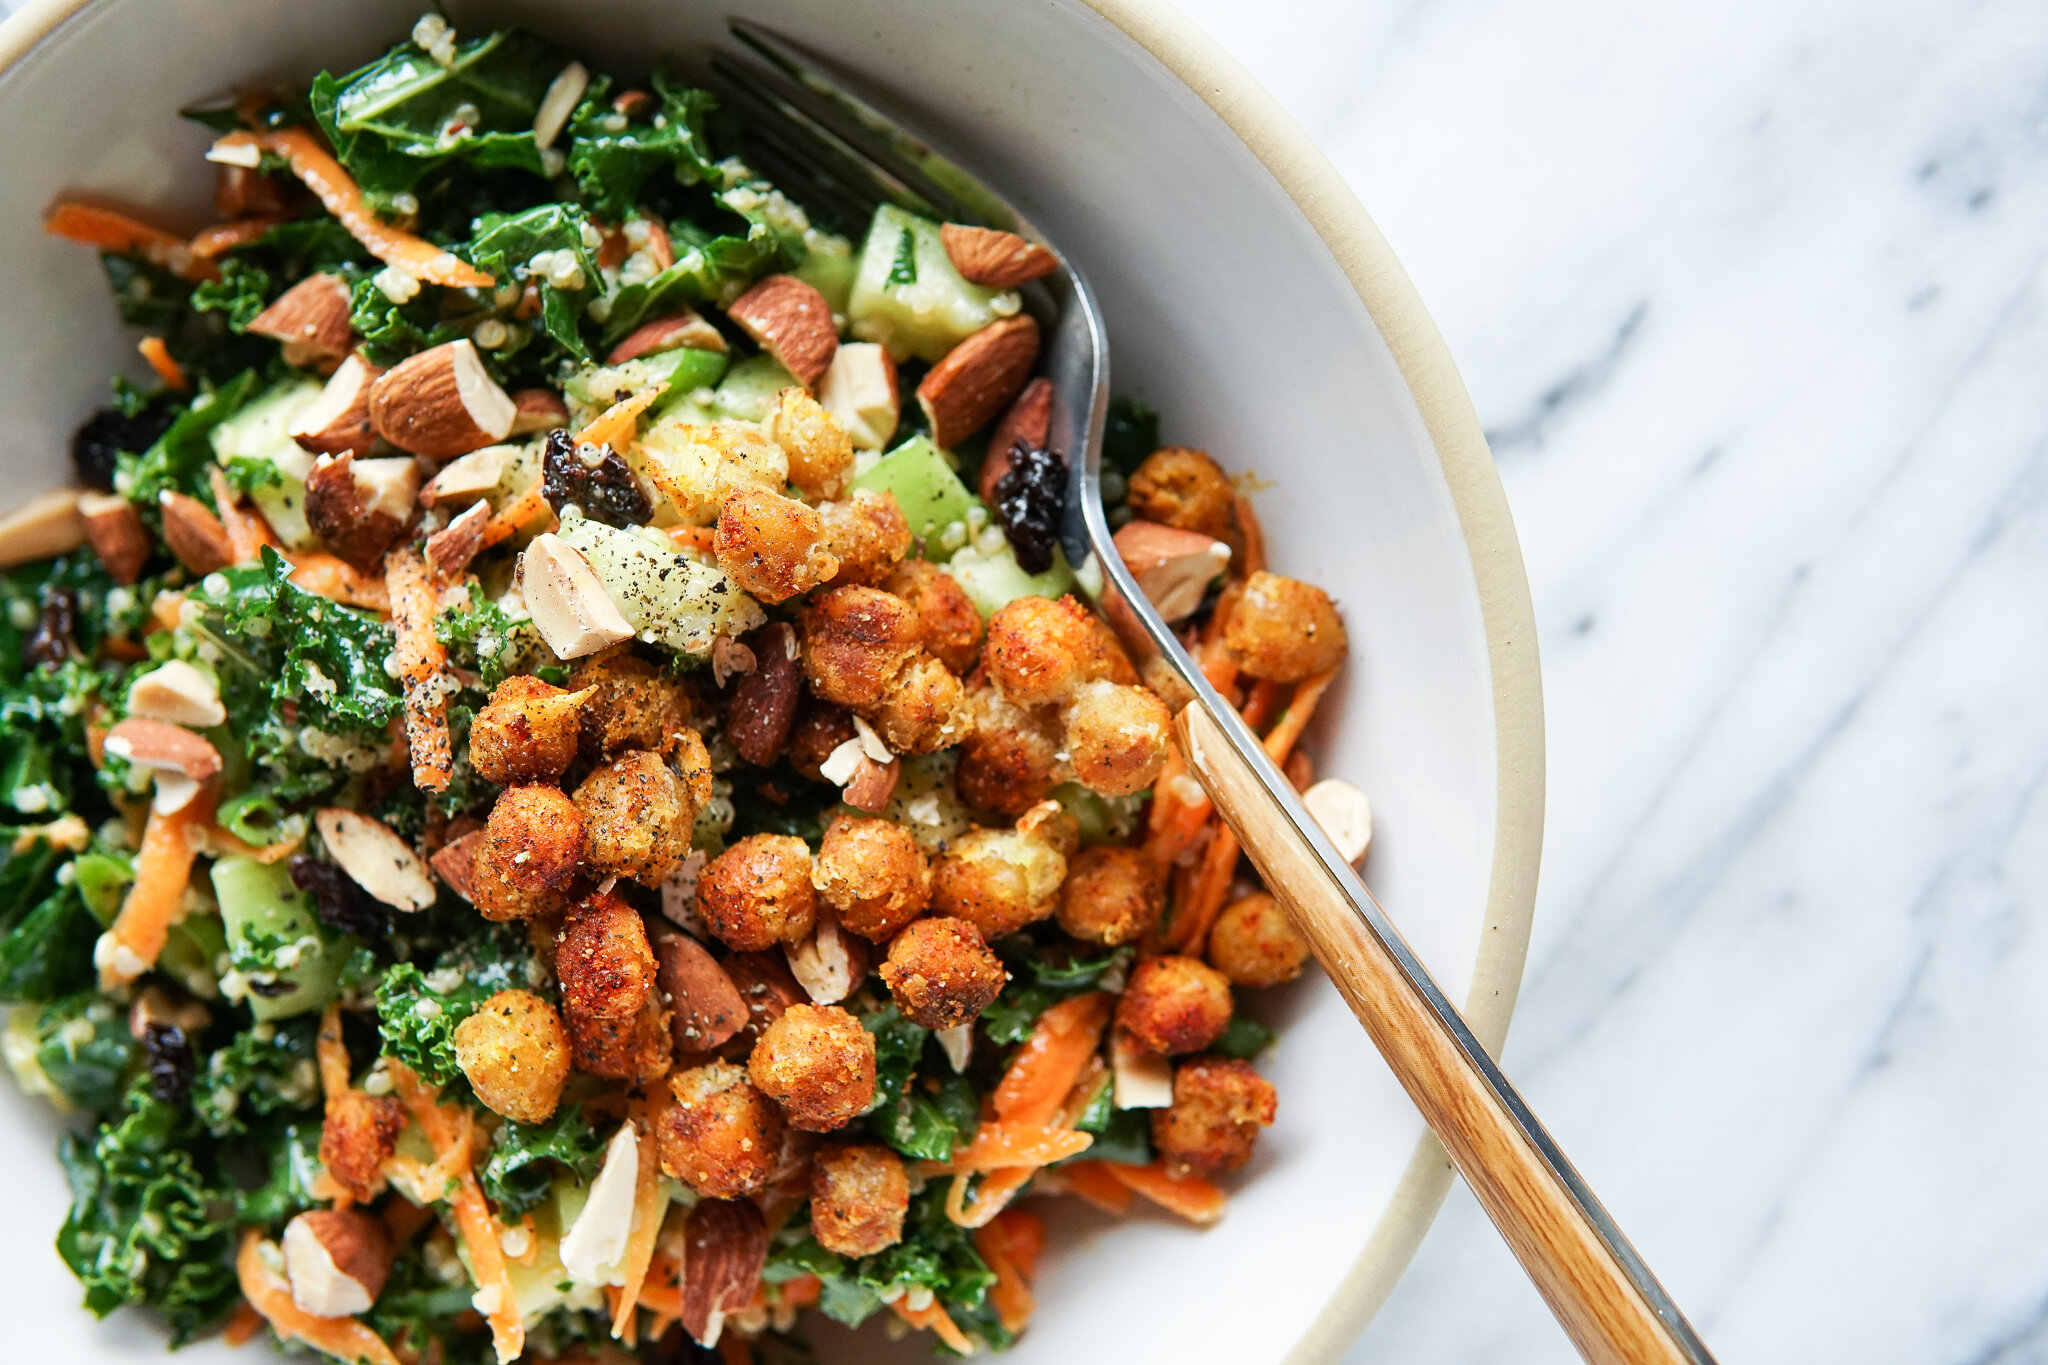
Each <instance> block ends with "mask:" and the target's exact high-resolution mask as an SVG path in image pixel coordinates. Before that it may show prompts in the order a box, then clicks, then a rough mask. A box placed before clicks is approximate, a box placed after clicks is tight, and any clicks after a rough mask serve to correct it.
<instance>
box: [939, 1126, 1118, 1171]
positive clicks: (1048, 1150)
mask: <svg viewBox="0 0 2048 1365" xmlns="http://www.w3.org/2000/svg"><path fill="white" fill-rule="evenodd" d="M1094 1141H1095V1139H1094V1138H1093V1137H1092V1136H1091V1135H1089V1134H1087V1133H1077V1132H1075V1131H1074V1130H1073V1129H1071V1128H1049V1127H1045V1126H1044V1125H1041V1124H1035V1123H1005V1122H1003V1121H1001V1120H998V1121H997V1122H994V1123H984V1124H982V1125H981V1127H980V1128H979V1129H978V1130H976V1132H975V1134H974V1140H973V1141H972V1142H970V1143H968V1144H967V1145H966V1146H965V1147H962V1148H961V1149H960V1150H959V1151H957V1152H955V1153H953V1161H952V1167H951V1168H952V1169H953V1170H955V1171H994V1170H1000V1169H1001V1168H1003V1167H1005V1166H1050V1165H1052V1164H1053V1163H1054V1162H1055V1161H1064V1160H1066V1159H1067V1158H1068V1157H1071V1156H1078V1155H1080V1154H1081V1153H1082V1152H1085V1151H1087V1150H1088V1148H1089V1146H1090V1145H1091V1144H1092V1143H1093V1142H1094Z"/></svg>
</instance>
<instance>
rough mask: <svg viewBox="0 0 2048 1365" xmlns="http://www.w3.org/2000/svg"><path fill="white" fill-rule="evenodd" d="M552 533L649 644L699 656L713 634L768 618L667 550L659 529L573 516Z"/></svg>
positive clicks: (723, 580)
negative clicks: (631, 527) (579, 558)
mask: <svg viewBox="0 0 2048 1365" xmlns="http://www.w3.org/2000/svg"><path fill="white" fill-rule="evenodd" d="M556 534H557V535H559V536H561V538H562V539H563V541H564V542H566V543H567V544H569V545H572V546H574V547H575V548H576V549H577V550H578V551H580V552H581V553H582V555H583V557H584V558H585V559H587V560H589V561H590V567H591V569H592V570H594V571H595V572H596V574H597V578H598V581H599V582H600V583H602V584H604V590H605V595H606V596H608V597H610V598H611V599H612V601H613V602H614V603H615V604H616V605H617V606H618V608H619V611H620V612H621V613H622V614H623V615H624V616H625V618H626V620H627V622H628V623H629V624H630V625H631V626H632V627H633V629H634V630H636V631H638V632H639V634H640V638H641V639H643V640H646V641H648V642H650V643H653V644H661V645H667V646H668V647H669V648H670V649H673V650H676V651H678V652H680V653H684V654H694V655H697V656H698V657H700V658H701V657H705V656H708V655H709V654H710V653H711V643H712V641H713V640H714V639H716V638H717V637H718V636H720V635H724V634H730V635H743V634H745V633H746V632H747V631H750V630H752V629H753V628H754V627H755V626H758V625H760V624H761V623H762V622H763V621H765V620H767V619H768V618H767V614H766V613H765V612H763V611H762V610H761V606H760V604H759V603H758V602H756V601H755V600H754V599H753V598H751V597H749V596H747V595H746V594H745V593H743V592H741V591H740V590H739V588H738V586H737V585H736V584H734V583H733V581H732V580H731V579H729V578H727V577H726V576H725V573H724V571H723V570H721V569H719V568H718V567H717V566H715V565H711V564H706V563H703V562H702V561H700V560H696V559H691V558H689V557H687V556H685V555H679V554H677V553H676V552H675V551H674V550H671V549H668V548H666V546H667V544H668V538H667V537H666V536H663V535H662V534H661V533H660V532H658V531H653V532H648V531H637V530H623V529H621V528H619V527H616V526H607V525H605V524H604V523H603V522H600V521H592V520H590V519H589V518H587V517H577V518H572V519H570V520H569V521H565V522H563V523H562V529H561V530H560V531H558V532H557V533H556Z"/></svg>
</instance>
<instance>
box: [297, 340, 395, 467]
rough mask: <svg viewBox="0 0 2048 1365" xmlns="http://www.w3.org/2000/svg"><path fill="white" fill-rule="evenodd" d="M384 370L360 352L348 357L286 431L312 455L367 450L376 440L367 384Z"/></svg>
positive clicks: (353, 452) (354, 452) (355, 453)
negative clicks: (371, 420) (318, 394)
mask: <svg viewBox="0 0 2048 1365" xmlns="http://www.w3.org/2000/svg"><path fill="white" fill-rule="evenodd" d="M383 373H384V371H382V370H380V369H378V368H377V367H376V366H375V365H372V364H371V363H370V362H369V361H367V360H365V359H363V358H362V357H361V356H359V355H352V356H350V357H348V358H347V359H346V360H344V361H342V362H341V365H340V366H339V367H338V368H337V369H336V370H335V371H334V373H333V374H332V375H331V376H329V378H328V380H327V387H326V388H324V389H322V390H321V391H320V396H319V397H318V398H316V399H314V400H313V401H312V402H311V403H308V404H307V405H306V406H305V408H304V409H303V410H301V411H300V413H299V415H298V417H296V418H295V419H294V420H293V421H292V425H291V430H290V431H289V432H287V433H286V434H287V435H289V436H290V437H291V438H292V439H293V440H294V441H297V442H298V443H299V448H300V449H302V450H307V451H311V452H312V453H313V454H315V455H342V454H350V455H367V454H369V453H370V447H372V446H374V445H376V444H377V428H376V427H375V426H374V425H372V424H371V422H370V388H371V386H372V385H374V384H375V383H376V382H377V379H378V376H380V375H382V374H383Z"/></svg>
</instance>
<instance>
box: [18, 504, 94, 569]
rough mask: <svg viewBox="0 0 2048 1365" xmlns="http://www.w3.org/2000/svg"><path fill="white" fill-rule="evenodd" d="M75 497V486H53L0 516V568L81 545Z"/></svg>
mask: <svg viewBox="0 0 2048 1365" xmlns="http://www.w3.org/2000/svg"><path fill="white" fill-rule="evenodd" d="M78 498H79V494H78V490H77V489H75V488H55V489H52V490H50V491H49V492H47V493H40V494H37V495H36V496H35V497H33V498H30V499H29V500H28V501H27V502H25V503H23V504H22V505H21V506H19V507H17V508H15V509H14V510H13V511H12V512H9V513H8V514H7V515H6V516H4V517H0V569H11V568H13V567H14V566H15V565H17V564H27V563H30V562H32V561H34V560H38V559H48V558H49V557H50V556H51V555H61V554H64V553H67V552H68V551H71V550H75V549H77V548H78V547H79V546H80V545H82V544H84V543H85V521H84V518H83V517H81V516H80V515H79V510H78Z"/></svg>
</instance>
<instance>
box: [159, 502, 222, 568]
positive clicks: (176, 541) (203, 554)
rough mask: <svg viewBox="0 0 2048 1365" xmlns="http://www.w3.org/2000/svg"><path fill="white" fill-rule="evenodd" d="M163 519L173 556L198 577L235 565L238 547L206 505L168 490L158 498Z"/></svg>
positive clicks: (167, 541) (165, 537) (166, 537)
mask: <svg viewBox="0 0 2048 1365" xmlns="http://www.w3.org/2000/svg"><path fill="white" fill-rule="evenodd" d="M157 506H158V507H159V508H161V509H162V511H163V516H164V540H165V542H166V543H167V544H169V545H170V547H171V553H172V554H174V555H176V556H177V557H178V562H179V563H180V564H183V565H184V566H185V567H186V568H188V569H190V570H191V571H192V572H193V573H195V574H210V573H212V572H213V571H214V570H215V569H225V568H226V567H227V566H228V565H230V564H232V563H234V562H235V543H234V541H232V540H230V539H229V538H228V532H227V528H226V527H225V526H222V525H221V524H220V518H219V517H217V516H215V515H214V514H213V512H212V511H211V510H210V509H209V508H208V507H207V505H206V504H205V503H203V502H201V501H199V499H197V498H192V497H187V496H186V495H185V494H183V493H173V492H171V491H169V490H168V489H166V490H165V491H164V492H162V493H160V494H158V495H157Z"/></svg>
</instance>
